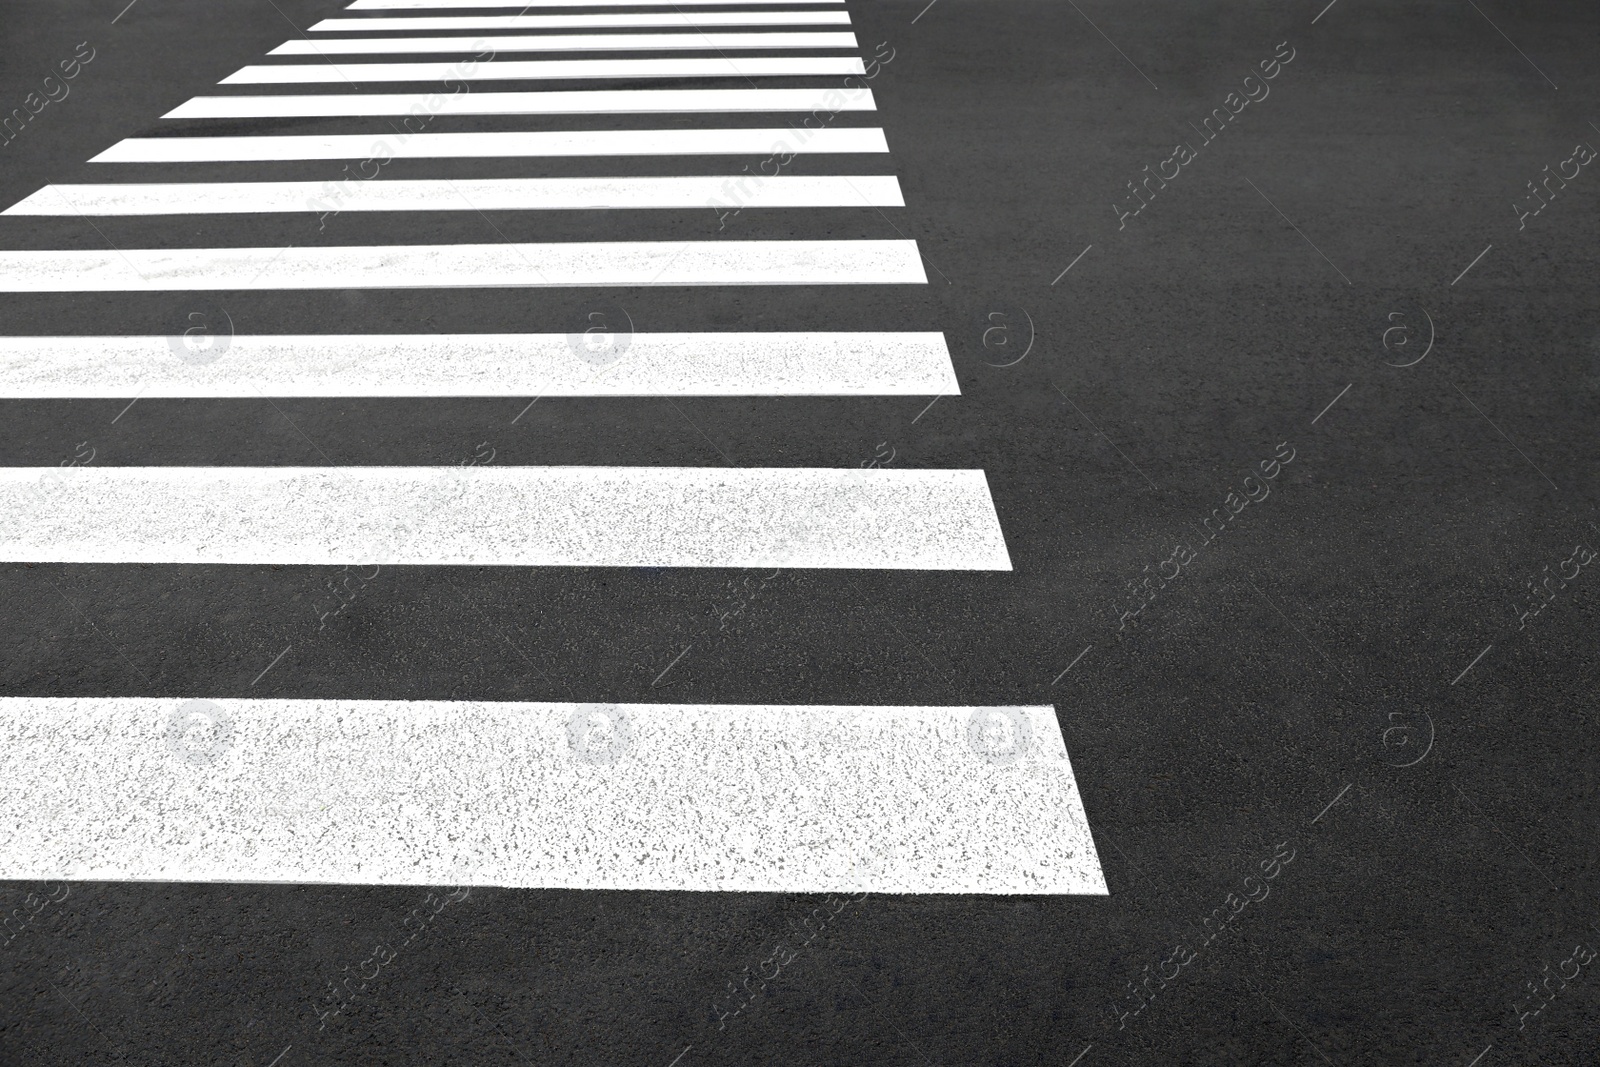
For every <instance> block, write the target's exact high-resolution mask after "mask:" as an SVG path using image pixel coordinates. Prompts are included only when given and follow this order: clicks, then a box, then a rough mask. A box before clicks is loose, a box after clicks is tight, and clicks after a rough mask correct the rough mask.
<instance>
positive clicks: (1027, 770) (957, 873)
mask: <svg viewBox="0 0 1600 1067" xmlns="http://www.w3.org/2000/svg"><path fill="white" fill-rule="evenodd" d="M975 726H976V727H978V728H979V729H977V730H975V729H974V727H975ZM985 729H996V730H997V731H998V733H997V734H996V735H995V736H994V737H993V739H991V738H990V737H988V736H986V735H985V734H984V733H983V732H982V731H983V730H985ZM996 753H999V755H998V757H997V755H996ZM1013 755H1014V758H1013ZM86 783H91V784H92V788H86V787H85V785H86ZM0 818H4V819H5V822H6V825H7V827H8V831H7V839H8V842H9V845H8V848H7V853H6V855H7V858H6V861H5V871H4V873H5V876H6V877H8V878H16V879H23V880H42V879H63V880H68V879H93V880H105V879H116V880H119V881H154V880H159V881H184V882H216V881H225V882H297V883H308V882H309V883H339V884H361V885H396V884H404V885H417V884H422V885H435V884H440V883H445V884H451V885H462V884H471V885H496V886H516V887H530V888H531V887H543V888H567V889H612V890H616V889H630V890H631V889H643V890H692V891H699V892H790V893H823V892H834V891H838V892H845V891H854V892H872V893H1028V894H1064V893H1076V894H1104V893H1105V892H1106V885H1105V881H1104V877H1103V876H1102V874H1101V871H1100V864H1099V860H1098V857H1097V854H1096V851H1095V846H1094V841H1093V839H1092V837H1091V835H1090V831H1089V826H1088V821H1087V819H1086V818H1085V816H1084V811H1083V802H1082V800H1081V798H1080V796H1079V792H1078V788H1077V784H1076V782H1075V780H1074V777H1073V773H1072V765H1071V761H1070V759H1069V757H1068V754H1067V750H1066V746H1065V744H1064V743H1063V740H1062V737H1061V733H1060V730H1059V728H1058V727H1057V725H1056V717H1055V712H1054V709H1053V708H1051V707H1049V706H1044V707H999V708H973V707H904V706H861V707H850V706H803V705H714V704H711V705H704V704H703V705H694V704H556V703H512V702H487V701H483V702H452V701H378V700H224V699H218V700H181V699H173V698H142V697H140V698H133V697H126V698H121V697H119V698H109V699H82V698H38V697H10V698H3V699H0Z"/></svg>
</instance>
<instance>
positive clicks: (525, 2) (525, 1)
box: [345, 0, 844, 11]
mask: <svg viewBox="0 0 1600 1067" xmlns="http://www.w3.org/2000/svg"><path fill="white" fill-rule="evenodd" d="M842 3H844V0H694V3H693V4H692V5H690V6H692V7H732V6H738V7H763V6H776V5H779V4H782V5H786V6H790V7H804V6H806V5H807V4H842ZM677 6H678V5H677V0H355V2H354V3H351V4H346V5H345V10H346V11H399V10H422V9H426V10H432V11H449V10H451V9H452V8H474V9H479V10H484V11H488V10H490V9H492V8H497V7H516V8H522V9H524V10H532V9H533V8H536V7H672V8H676V7H677Z"/></svg>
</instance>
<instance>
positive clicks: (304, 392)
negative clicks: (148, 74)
mask: <svg viewBox="0 0 1600 1067" xmlns="http://www.w3.org/2000/svg"><path fill="white" fill-rule="evenodd" d="M611 325H612V326H613V328H615V327H616V326H620V325H621V324H611ZM574 333H576V331H574ZM206 341H207V343H209V344H211V345H214V346H215V348H207V349H204V350H195V351H194V352H192V353H191V351H190V350H188V349H186V348H185V347H184V342H183V339H182V338H167V337H5V338H0V398H3V399H7V400H15V399H40V398H66V399H70V398H89V397H98V398H105V399H117V398H123V397H128V396H132V395H133V394H134V393H135V392H138V393H139V395H140V396H142V397H146V398H156V397H259V396H270V397H282V396H500V397H521V396H545V397H556V396H930V395H933V394H935V393H946V394H958V393H960V391H961V389H960V385H959V384H958V382H957V381H956V376H955V371H954V368H953V367H952V366H951V362H950V352H949V349H948V348H947V347H946V345H945V339H944V335H943V334H942V333H937V332H934V333H636V334H632V335H612V336H609V337H607V336H602V337H599V338H597V339H596V349H595V350H594V351H593V352H590V351H589V350H587V349H585V348H584V347H583V345H582V338H581V337H577V338H574V337H571V336H569V335H568V334H548V333H547V334H310V335H304V336H299V335H249V336H244V335H242V336H236V337H223V338H218V337H209V338H207V339H206ZM606 344H609V345H613V346H615V348H614V349H608V348H605V347H602V345H606ZM612 351H615V352H616V355H615V356H614V357H613V356H612V355H611V354H610V353H611V352H612Z"/></svg>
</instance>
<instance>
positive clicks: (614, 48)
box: [267, 30, 857, 56]
mask: <svg viewBox="0 0 1600 1067" xmlns="http://www.w3.org/2000/svg"><path fill="white" fill-rule="evenodd" d="M855 47H857V44H856V35H855V34H853V33H848V32H842V33H841V32H833V31H829V30H817V31H813V32H799V33H771V32H768V33H587V34H549V35H543V36H531V35H524V36H501V37H319V38H317V39H315V40H307V39H305V38H300V39H298V40H293V41H285V42H283V44H280V45H279V46H278V47H276V48H274V49H273V50H272V51H270V52H268V53H267V55H269V56H323V55H372V54H378V55H383V54H396V53H401V52H431V53H451V52H464V53H470V54H472V55H481V54H482V53H483V52H485V51H486V50H492V51H494V52H496V53H500V52H671V51H690V52H714V51H719V50H723V49H757V48H758V49H769V48H771V49H777V48H816V49H831V48H855Z"/></svg>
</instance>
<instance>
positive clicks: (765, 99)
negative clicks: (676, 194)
mask: <svg viewBox="0 0 1600 1067" xmlns="http://www.w3.org/2000/svg"><path fill="white" fill-rule="evenodd" d="M830 94H831V95H830ZM419 108H420V109H421V111H420V112H417V111H415V110H414V109H419ZM818 110H821V111H828V112H833V111H873V110H876V101H874V100H873V98H872V93H871V92H870V91H868V90H865V89H863V90H859V91H852V92H849V93H842V92H839V91H838V90H836V89H830V90H821V89H578V90H564V89H563V90H548V91H545V92H510V93H507V92H499V93H496V92H479V93H464V92H457V93H442V94H434V95H430V94H427V93H360V94H354V93H340V94H331V93H330V94H327V95H321V94H319V95H306V96H292V95H287V94H286V95H283V96H197V97H194V98H193V99H191V100H188V101H185V102H184V103H182V104H180V105H178V106H177V107H175V108H173V109H172V110H171V111H169V112H167V113H166V114H165V115H164V116H162V117H163V118H168V119H243V118H314V117H360V116H377V115H406V114H414V113H421V114H427V115H432V116H435V117H442V116H449V115H630V114H657V113H666V114H688V113H718V112H728V113H737V112H747V111H777V112H782V111H818ZM731 132H732V131H726V130H606V131H595V132H594V133H593V134H591V135H590V136H592V137H605V138H607V139H605V140H603V141H602V142H601V143H604V144H610V145H616V144H622V143H625V141H626V139H627V138H629V137H642V138H645V139H646V140H647V141H648V142H649V143H651V144H657V145H659V148H658V149H657V150H662V149H667V150H671V151H674V152H690V151H692V149H690V148H688V147H676V145H677V142H669V143H666V144H660V142H661V140H662V137H663V135H665V134H667V133H674V134H682V135H693V134H702V133H710V134H730V133H731ZM768 132H769V133H781V134H786V135H787V139H789V140H800V138H799V136H798V135H797V134H796V133H795V131H793V130H784V129H779V130H775V131H768ZM806 132H807V133H809V134H810V135H811V138H812V139H815V138H817V137H820V136H821V135H823V134H828V133H841V132H845V131H842V130H839V129H827V128H824V129H821V130H814V129H808V130H807V131H806ZM378 136H383V135H382V134H380V135H378ZM423 136H432V135H425V134H411V133H409V132H408V131H407V132H402V133H400V134H397V135H396V136H395V137H394V138H389V139H390V140H394V141H398V142H402V143H405V144H409V143H412V142H414V141H416V140H417V139H418V138H419V137H423ZM449 136H454V137H460V136H463V135H460V134H452V135H449ZM497 136H500V137H501V138H503V139H513V140H514V139H516V138H528V137H532V138H535V139H537V138H538V137H541V136H542V137H545V138H551V137H555V136H556V134H555V133H554V132H546V133H542V134H540V133H532V132H522V131H516V132H508V133H504V134H499V135H497ZM879 136H880V137H881V136H882V135H881V133H880V135H879ZM652 137H653V138H654V139H653V140H652ZM376 139H378V138H377V137H376V136H375V137H366V138H361V137H355V138H350V140H352V141H362V140H365V141H366V142H367V144H366V147H367V148H369V149H370V147H371V143H372V142H373V141H374V140H376ZM184 140H198V138H184ZM234 140H252V141H253V140H258V138H234ZM130 143H132V144H145V143H147V142H145V141H144V140H143V139H140V138H130V139H129V140H127V141H123V142H121V144H123V145H126V144H130ZM267 143H269V144H278V143H279V141H277V140H271V141H268V142H267ZM284 143H285V144H290V145H292V144H294V143H296V142H293V141H289V142H284ZM575 143H576V144H578V145H580V146H582V145H585V144H588V143H589V142H583V141H580V142H575ZM699 143H701V142H700V141H699V140H696V139H694V138H693V137H687V138H685V139H684V140H683V141H682V144H683V145H684V146H689V145H694V144H699ZM768 143H769V144H770V143H771V142H770V141H769V142H768ZM804 143H806V144H809V143H810V140H806V141H805V142H804ZM113 151H115V149H113ZM612 151H613V152H615V151H617V150H616V149H615V148H613V149H612ZM834 151H844V150H843V149H834ZM877 151H888V149H887V148H884V149H877ZM625 154H633V155H638V154H640V153H625ZM109 155H110V153H102V154H101V155H99V156H97V157H95V159H94V160H93V162H103V161H105V160H106V159H107V157H108V156H109ZM262 158H272V157H262Z"/></svg>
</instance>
